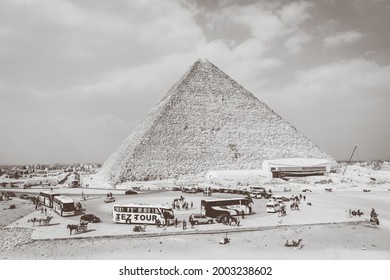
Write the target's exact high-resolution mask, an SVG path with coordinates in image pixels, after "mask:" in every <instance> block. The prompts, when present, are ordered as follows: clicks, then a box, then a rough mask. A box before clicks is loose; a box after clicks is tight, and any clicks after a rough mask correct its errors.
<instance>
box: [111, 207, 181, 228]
mask: <svg viewBox="0 0 390 280" xmlns="http://www.w3.org/2000/svg"><path fill="white" fill-rule="evenodd" d="M112 209H113V210H112V216H113V220H114V222H116V223H122V224H156V221H157V220H160V221H163V220H168V219H173V218H174V214H173V210H172V208H170V207H168V206H164V205H151V204H138V203H131V204H120V205H119V204H117V205H114V206H113V208H112Z"/></svg>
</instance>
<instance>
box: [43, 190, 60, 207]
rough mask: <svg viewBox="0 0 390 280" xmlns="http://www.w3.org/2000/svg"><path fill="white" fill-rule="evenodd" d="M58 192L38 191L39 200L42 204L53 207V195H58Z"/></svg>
mask: <svg viewBox="0 0 390 280" xmlns="http://www.w3.org/2000/svg"><path fill="white" fill-rule="evenodd" d="M59 195H60V194H59V193H55V192H50V191H47V192H40V193H39V200H40V201H41V203H42V205H44V206H47V207H49V208H53V200H54V197H55V196H59Z"/></svg>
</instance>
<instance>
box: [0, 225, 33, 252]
mask: <svg viewBox="0 0 390 280" xmlns="http://www.w3.org/2000/svg"><path fill="white" fill-rule="evenodd" d="M33 231H34V229H29V228H21V227H14V228H4V229H2V230H1V231H0V252H5V251H7V250H12V249H13V248H14V247H17V246H21V245H25V244H28V243H31V242H32V240H31V235H32V232H33Z"/></svg>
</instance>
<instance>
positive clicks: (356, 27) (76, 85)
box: [0, 0, 390, 164]
mask: <svg viewBox="0 0 390 280" xmlns="http://www.w3.org/2000/svg"><path fill="white" fill-rule="evenodd" d="M389 30H390V1H389V0H371V1H368V0H319V1H283V0H276V1H255V0H244V1H234V0H220V1H203V0H186V1H164V0H163V1H162V0H142V1H141V0H127V1H126V0H117V1H108V0H84V1H80V0H41V1H38V0H0V164H36V163H47V164H49V163H76V162H85V163H86V162H88V163H103V162H104V161H105V160H106V159H107V158H108V157H109V156H110V155H111V154H112V153H113V152H114V151H115V150H116V149H117V148H118V147H119V145H120V144H121V142H122V141H123V140H124V139H125V138H126V137H127V136H128V135H129V134H130V133H131V131H132V130H134V129H135V128H136V126H137V125H138V124H139V123H140V122H141V121H142V119H143V118H144V117H145V116H146V115H147V113H148V112H149V111H150V110H151V109H152V108H153V107H154V106H155V105H156V104H157V103H158V102H159V101H160V100H161V99H162V97H163V96H164V95H165V94H166V93H167V92H168V90H169V89H170V88H171V87H172V86H173V84H174V83H175V82H177V81H178V80H179V79H180V77H181V76H182V75H183V74H184V73H185V72H186V71H187V70H188V69H189V67H190V66H191V65H192V64H193V63H194V62H195V61H196V60H197V59H198V58H206V59H207V60H209V61H210V62H211V63H213V64H214V65H216V66H217V67H218V68H220V69H221V70H222V71H224V72H225V73H226V74H228V75H229V76H230V77H231V78H233V79H234V80H236V81H237V82H238V83H240V84H241V85H242V86H243V87H244V88H246V89H247V90H249V91H250V92H251V93H252V94H254V95H255V96H256V97H257V98H258V99H259V100H261V101H262V102H264V103H266V104H267V105H268V106H269V107H271V108H272V109H273V110H274V111H275V112H277V113H278V114H279V115H281V116H282V117H283V118H284V119H285V120H287V121H288V122H290V123H291V124H293V125H294V126H295V127H296V128H297V129H298V130H299V131H301V132H302V133H304V134H305V135H306V136H307V137H308V138H309V139H311V140H312V141H313V142H314V143H315V144H316V145H317V146H319V147H320V148H321V149H322V150H323V151H325V152H326V153H328V154H330V155H331V156H333V157H334V158H336V159H337V160H347V159H348V158H349V157H350V155H351V153H352V151H353V149H354V147H355V145H358V148H357V152H355V154H354V157H353V159H354V160H375V159H383V160H390V144H389V143H390V141H389V139H390V121H389V120H390V31H389Z"/></svg>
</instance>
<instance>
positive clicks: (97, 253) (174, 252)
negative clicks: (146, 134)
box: [0, 188, 390, 260]
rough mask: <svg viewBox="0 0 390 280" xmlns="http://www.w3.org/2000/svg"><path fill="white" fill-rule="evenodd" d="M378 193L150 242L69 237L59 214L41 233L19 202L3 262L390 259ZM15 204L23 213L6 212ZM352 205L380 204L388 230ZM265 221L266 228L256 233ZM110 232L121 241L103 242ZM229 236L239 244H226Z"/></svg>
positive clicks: (5, 229)
mask: <svg viewBox="0 0 390 280" xmlns="http://www.w3.org/2000/svg"><path fill="white" fill-rule="evenodd" d="M375 191H377V192H376V193H370V194H366V193H363V192H362V191H361V190H360V189H359V190H357V189H356V188H354V189H353V191H351V190H349V189H340V190H336V191H335V192H334V193H332V194H329V193H326V192H323V191H319V192H318V193H317V194H316V195H315V196H314V195H313V201H314V202H315V203H314V206H316V207H317V208H315V211H312V209H313V208H309V207H307V206H304V205H302V208H301V210H300V212H299V213H298V212H296V213H289V215H287V217H286V219H284V220H283V221H281V219H280V218H278V217H277V216H275V215H274V216H266V215H258V216H259V217H255V218H253V219H246V220H244V221H243V226H242V227H240V228H239V229H237V228H233V227H228V226H223V225H219V224H218V225H210V226H199V227H198V228H196V229H193V230H188V231H187V232H185V233H184V232H183V231H182V230H180V229H174V228H168V229H167V230H166V231H162V230H160V229H156V228H151V227H152V226H151V227H149V228H148V231H147V233H146V234H147V235H146V236H145V235H142V234H134V233H129V228H128V227H126V225H116V224H113V223H112V224H111V223H108V224H103V223H101V224H96V225H95V224H94V225H93V226H92V225H91V227H94V226H95V230H92V231H91V232H88V233H86V234H85V235H78V236H69V233H68V232H67V231H66V229H65V225H66V223H67V222H68V221H67V220H62V219H66V218H62V217H59V216H58V215H57V216H55V215H56V214H55V213H53V215H54V218H53V226H48V227H43V226H41V227H39V226H35V227H33V226H32V225H31V223H27V219H28V217H30V216H32V215H35V216H36V215H39V214H37V213H36V212H35V211H34V208H33V206H32V204H29V203H27V202H26V201H23V200H21V199H18V198H15V199H13V200H12V202H11V201H9V202H4V201H2V202H0V208H1V216H0V225H1V227H2V230H1V232H0V257H1V259H10V260H52V259H54V260H102V259H104V260H124V259H137V260H154V259H162V260H166V259H168V260H169V259H172V260H174V259H176V260H178V259H184V260H213V259H214V260H235V259H236V260H245V259H253V260H256V259H269V260H295V259H296V260H312V259H314V260H366V259H371V260H389V259H390V237H389V236H390V216H389V213H390V203H388V202H389V201H390V200H389V199H390V196H389V193H388V191H387V189H385V188H383V190H380V189H378V190H375ZM170 196H172V197H175V196H177V193H175V192H168V193H167V192H164V195H163V196H159V194H155V195H153V199H159V198H160V199H162V200H163V199H168V198H170ZM145 197H146V196H145ZM193 198H194V199H195V197H193ZM200 198H201V195H200V197H199V199H200ZM346 200H347V202H346ZM11 203H12V204H15V205H16V209H14V210H11V209H7V210H4V209H5V208H9V205H10V204H11ZM351 205H352V206H355V205H356V206H357V205H360V206H361V209H362V210H364V211H365V212H367V211H369V210H370V209H371V207H373V206H376V209H377V212H378V213H380V219H381V225H380V226H373V225H371V224H369V223H368V222H367V217H365V218H362V219H358V218H348V217H347V215H346V212H345V209H347V208H348V207H350V206H351ZM305 207H306V208H305ZM259 221H261V225H262V227H257V228H256V226H258V225H259ZM110 230H111V231H112V233H114V232H115V233H117V236H110V237H102V235H108V234H107V233H110ZM231 230H235V231H236V230H239V232H229V231H231ZM45 234H46V235H45ZM109 235H111V234H109ZM226 235H227V236H228V238H230V239H231V242H230V243H229V244H226V245H221V244H219V241H220V240H221V239H222V238H223V237H224V236H226ZM75 237H77V238H75ZM80 237H85V238H80ZM55 238H59V239H58V240H54V239H55ZM50 239H53V240H50ZM292 239H294V240H298V239H302V244H303V247H302V248H299V249H298V248H290V247H285V246H284V244H285V242H286V240H290V241H291V240H292ZM58 248H60V249H58Z"/></svg>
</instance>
